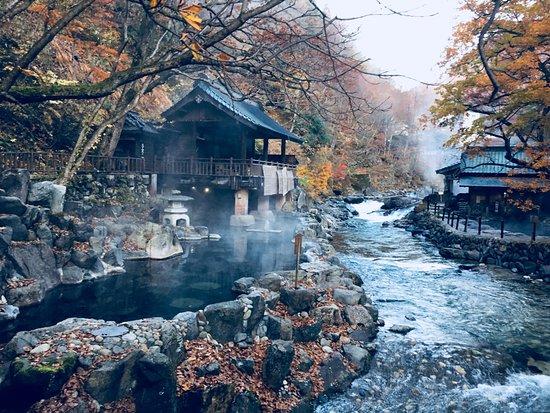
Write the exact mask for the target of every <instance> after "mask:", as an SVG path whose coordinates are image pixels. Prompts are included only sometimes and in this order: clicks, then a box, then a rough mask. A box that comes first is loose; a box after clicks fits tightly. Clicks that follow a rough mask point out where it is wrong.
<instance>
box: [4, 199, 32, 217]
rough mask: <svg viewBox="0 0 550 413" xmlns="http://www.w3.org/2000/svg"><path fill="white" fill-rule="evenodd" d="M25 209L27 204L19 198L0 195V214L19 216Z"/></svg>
mask: <svg viewBox="0 0 550 413" xmlns="http://www.w3.org/2000/svg"><path fill="white" fill-rule="evenodd" d="M26 210H27V206H26V205H25V204H24V203H22V202H21V200H20V199H19V198H16V197H14V196H0V214H10V215H17V216H21V215H23V214H24V213H25V211H26Z"/></svg>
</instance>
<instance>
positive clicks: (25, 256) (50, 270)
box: [9, 243, 60, 289]
mask: <svg viewBox="0 0 550 413" xmlns="http://www.w3.org/2000/svg"><path fill="white" fill-rule="evenodd" d="M9 255H10V258H11V259H12V261H13V262H14V264H15V265H16V270H17V271H18V272H19V273H20V274H21V275H23V276H25V278H36V279H38V281H40V283H41V284H42V285H43V286H44V287H45V288H46V289H50V288H52V287H55V286H56V285H58V284H59V282H60V277H59V272H58V271H57V268H56V267H57V266H56V261H55V256H54V254H53V251H52V249H51V248H50V247H49V246H47V245H46V244H44V243H33V244H21V245H13V246H12V248H11V250H10V252H9Z"/></svg>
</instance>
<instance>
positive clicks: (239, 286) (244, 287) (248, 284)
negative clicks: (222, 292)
mask: <svg viewBox="0 0 550 413" xmlns="http://www.w3.org/2000/svg"><path fill="white" fill-rule="evenodd" d="M254 281H256V279H255V278H254V277H242V278H239V279H238V280H235V281H234V282H233V287H232V288H231V290H232V291H234V292H236V293H237V294H247V293H248V291H250V288H252V286H253V285H254Z"/></svg>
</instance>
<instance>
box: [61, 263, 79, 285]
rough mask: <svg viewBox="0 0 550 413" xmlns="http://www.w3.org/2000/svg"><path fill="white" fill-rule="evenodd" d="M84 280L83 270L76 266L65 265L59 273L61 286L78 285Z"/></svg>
mask: <svg viewBox="0 0 550 413" xmlns="http://www.w3.org/2000/svg"><path fill="white" fill-rule="evenodd" d="M83 280H84V270H83V269H82V268H80V267H77V266H76V265H72V264H69V265H66V266H64V267H63V269H62V271H61V283H62V284H79V283H81V282H82V281H83Z"/></svg>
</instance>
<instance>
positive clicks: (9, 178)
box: [0, 169, 30, 203]
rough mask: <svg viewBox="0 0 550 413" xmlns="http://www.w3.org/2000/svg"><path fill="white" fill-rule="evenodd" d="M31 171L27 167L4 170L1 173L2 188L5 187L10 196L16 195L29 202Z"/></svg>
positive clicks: (0, 186)
mask: <svg viewBox="0 0 550 413" xmlns="http://www.w3.org/2000/svg"><path fill="white" fill-rule="evenodd" d="M29 182H30V173H29V171H27V170H26V169H16V170H11V171H4V172H2V174H1V175H0V189H3V190H4V191H5V192H6V195H8V196H14V197H17V198H19V199H20V200H21V202H23V203H25V202H27V195H28V193H29Z"/></svg>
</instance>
